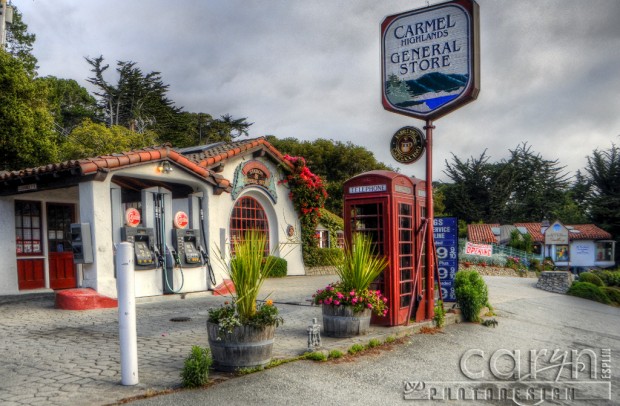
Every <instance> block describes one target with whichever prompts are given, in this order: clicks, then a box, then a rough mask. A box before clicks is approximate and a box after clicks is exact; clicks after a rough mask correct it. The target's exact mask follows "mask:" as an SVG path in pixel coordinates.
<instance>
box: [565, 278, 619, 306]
mask: <svg viewBox="0 0 620 406" xmlns="http://www.w3.org/2000/svg"><path fill="white" fill-rule="evenodd" d="M566 293H567V294H569V295H571V296H577V297H581V298H584V299H589V300H595V301H597V302H600V303H605V304H609V303H610V300H609V297H608V296H607V294H606V293H605V291H603V290H602V289H601V288H600V287H598V286H596V285H595V284H593V283H590V282H573V284H572V285H571V287H570V288H568V292H566Z"/></svg>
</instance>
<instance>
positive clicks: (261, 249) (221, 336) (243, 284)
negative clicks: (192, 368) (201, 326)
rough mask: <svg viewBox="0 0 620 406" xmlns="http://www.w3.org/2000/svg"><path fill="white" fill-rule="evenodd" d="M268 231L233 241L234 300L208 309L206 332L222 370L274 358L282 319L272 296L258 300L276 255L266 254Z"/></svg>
mask: <svg viewBox="0 0 620 406" xmlns="http://www.w3.org/2000/svg"><path fill="white" fill-rule="evenodd" d="M266 243H267V237H266V235H265V233H263V232H260V231H256V230H250V231H247V232H246V233H245V235H244V237H243V238H242V239H241V240H235V241H233V249H232V250H231V260H230V263H229V265H228V266H226V270H227V272H228V276H229V277H230V279H231V281H232V283H233V285H234V292H232V291H231V295H232V296H233V301H232V303H228V302H227V303H225V304H224V305H223V306H221V307H219V308H215V309H210V310H209V318H208V320H207V332H208V337H209V346H210V348H211V354H212V356H213V366H214V367H215V369H218V370H220V371H234V370H238V369H243V368H255V367H263V366H265V365H266V364H267V363H269V361H270V360H271V352H272V349H273V340H274V335H275V329H276V327H277V326H279V325H280V324H281V323H283V319H282V317H280V316H279V314H278V309H277V307H276V306H274V305H273V302H272V301H271V300H267V301H265V302H264V303H263V304H257V299H258V292H259V290H260V288H261V286H262V284H263V282H264V281H265V279H266V278H267V277H269V275H270V273H271V271H272V269H273V267H274V265H275V263H276V260H277V258H276V257H273V256H265V246H266Z"/></svg>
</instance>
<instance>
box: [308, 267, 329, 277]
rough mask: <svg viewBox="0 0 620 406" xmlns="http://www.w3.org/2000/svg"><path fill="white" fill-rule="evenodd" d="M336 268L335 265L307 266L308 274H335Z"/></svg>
mask: <svg viewBox="0 0 620 406" xmlns="http://www.w3.org/2000/svg"><path fill="white" fill-rule="evenodd" d="M335 274H336V268H335V267H333V266H313V267H308V268H306V275H335Z"/></svg>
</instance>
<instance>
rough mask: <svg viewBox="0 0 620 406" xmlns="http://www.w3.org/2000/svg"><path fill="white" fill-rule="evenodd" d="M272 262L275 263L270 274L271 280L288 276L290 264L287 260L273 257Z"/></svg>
mask: <svg viewBox="0 0 620 406" xmlns="http://www.w3.org/2000/svg"><path fill="white" fill-rule="evenodd" d="M270 258H272V259H270V261H273V267H272V268H271V272H270V273H269V277H270V278H282V277H284V276H286V274H287V271H288V264H287V262H286V259H284V258H278V257H271V256H270Z"/></svg>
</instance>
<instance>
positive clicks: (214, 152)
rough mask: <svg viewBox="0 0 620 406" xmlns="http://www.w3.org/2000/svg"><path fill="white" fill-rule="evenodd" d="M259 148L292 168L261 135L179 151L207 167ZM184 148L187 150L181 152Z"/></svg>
mask: <svg viewBox="0 0 620 406" xmlns="http://www.w3.org/2000/svg"><path fill="white" fill-rule="evenodd" d="M261 149H263V150H265V151H267V152H268V153H270V154H271V155H272V156H273V157H274V158H275V159H276V160H278V161H280V162H281V163H282V164H284V165H286V166H288V167H289V168H291V169H292V168H293V166H292V165H291V164H290V163H289V162H288V161H286V160H285V159H284V156H283V155H282V153H280V151H278V150H277V149H275V147H274V146H273V145H271V144H270V143H269V142H268V141H267V140H265V139H264V138H263V137H260V138H253V139H248V140H243V141H235V142H230V143H224V142H220V143H217V144H212V145H206V146H204V147H203V148H201V147H192V148H184V149H181V150H180V152H181V153H182V154H183V155H185V156H187V158H188V159H190V160H192V161H193V162H196V163H197V164H198V165H200V166H202V167H205V168H209V167H212V166H214V165H216V164H217V163H219V162H221V161H224V160H226V159H228V158H231V157H233V156H235V155H239V154H242V153H248V152H254V151H258V150H261ZM184 150H185V151H189V152H183V151H184Z"/></svg>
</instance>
